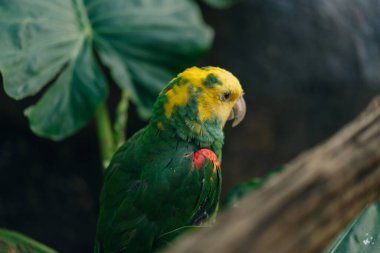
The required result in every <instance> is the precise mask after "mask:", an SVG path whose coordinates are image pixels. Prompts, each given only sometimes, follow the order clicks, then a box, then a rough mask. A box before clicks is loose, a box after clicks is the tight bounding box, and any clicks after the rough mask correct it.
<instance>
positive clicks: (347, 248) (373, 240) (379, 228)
mask: <svg viewBox="0 0 380 253" xmlns="http://www.w3.org/2000/svg"><path fill="white" fill-rule="evenodd" d="M378 252H380V202H377V203H374V204H372V205H370V206H369V207H368V208H366V209H365V210H364V211H363V212H362V213H361V215H360V216H359V217H358V218H356V220H355V221H354V222H352V223H351V224H350V225H349V226H348V227H347V228H346V229H345V230H344V231H343V232H342V233H341V234H340V235H339V236H338V237H337V239H336V240H335V241H334V242H333V243H332V244H331V245H330V247H329V248H328V249H327V250H325V251H324V253H378Z"/></svg>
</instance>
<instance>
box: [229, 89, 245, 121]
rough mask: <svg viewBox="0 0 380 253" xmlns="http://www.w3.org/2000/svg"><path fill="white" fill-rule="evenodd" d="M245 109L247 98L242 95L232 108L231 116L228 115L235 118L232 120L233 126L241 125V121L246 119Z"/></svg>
mask: <svg viewBox="0 0 380 253" xmlns="http://www.w3.org/2000/svg"><path fill="white" fill-rule="evenodd" d="M245 111H246V106H245V100H244V98H243V96H241V97H240V98H239V100H238V101H237V102H236V104H235V105H234V107H233V108H232V111H231V113H230V116H229V117H228V120H234V121H233V122H232V127H235V126H237V125H239V123H240V122H241V121H242V120H243V119H244V116H245Z"/></svg>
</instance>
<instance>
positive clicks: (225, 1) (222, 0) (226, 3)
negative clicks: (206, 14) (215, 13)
mask: <svg viewBox="0 0 380 253" xmlns="http://www.w3.org/2000/svg"><path fill="white" fill-rule="evenodd" d="M203 1H204V2H205V3H207V4H209V5H211V6H212V7H216V8H227V7H230V6H231V5H233V4H234V3H235V2H237V1H239V0H203Z"/></svg>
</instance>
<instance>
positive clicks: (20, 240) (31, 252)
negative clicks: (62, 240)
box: [0, 229, 57, 253]
mask: <svg viewBox="0 0 380 253" xmlns="http://www.w3.org/2000/svg"><path fill="white" fill-rule="evenodd" d="M0 253H57V251H55V250H53V249H51V248H49V247H48V246H45V245H43V244H41V243H39V242H37V241H35V240H33V239H31V238H29V237H26V236H25V235H22V234H20V233H17V232H13V231H10V230H6V229H0Z"/></svg>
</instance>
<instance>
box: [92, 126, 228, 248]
mask: <svg viewBox="0 0 380 253" xmlns="http://www.w3.org/2000/svg"><path fill="white" fill-rule="evenodd" d="M141 142H143V133H141V132H140V133H139V134H137V136H136V135H135V136H133V140H130V141H129V142H128V143H127V144H126V145H124V146H123V147H122V148H121V149H120V150H119V151H118V152H117V153H116V154H115V156H114V158H113V159H112V161H111V164H110V167H109V169H108V172H107V174H106V175H105V181H104V184H103V189H102V193H101V198H100V201H101V203H100V205H101V208H100V215H99V220H98V227H97V230H98V231H97V246H96V247H97V248H98V252H123V251H126V252H150V251H151V250H152V248H157V247H158V246H159V245H163V244H162V243H160V242H159V241H160V239H159V238H160V236H161V235H163V234H167V233H168V232H171V231H174V230H176V229H178V228H181V227H183V226H189V225H193V224H195V225H198V224H201V223H202V221H204V220H205V219H206V218H208V217H209V216H210V215H212V213H213V211H214V210H215V207H216V206H217V202H218V197H219V193H220V183H221V178H220V173H219V169H218V170H215V171H214V169H215V165H214V162H213V161H211V160H209V159H208V158H207V157H206V158H207V159H205V161H204V162H203V164H202V165H201V166H200V167H198V166H197V165H196V164H194V155H195V154H196V153H194V146H192V145H189V144H188V143H161V142H156V143H154V145H149V147H151V146H152V147H155V148H154V149H146V148H145V149H144V150H142V149H141V145H139V143H141ZM189 154H192V155H189ZM216 186H218V187H216ZM183 230H185V229H183ZM181 231H182V229H179V230H177V232H176V233H174V232H173V233H172V234H171V236H170V238H169V236H167V237H166V239H165V240H166V241H168V240H169V239H171V238H174V237H175V236H176V235H177V234H179V233H180V232H181ZM168 235H169V234H168Z"/></svg>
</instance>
